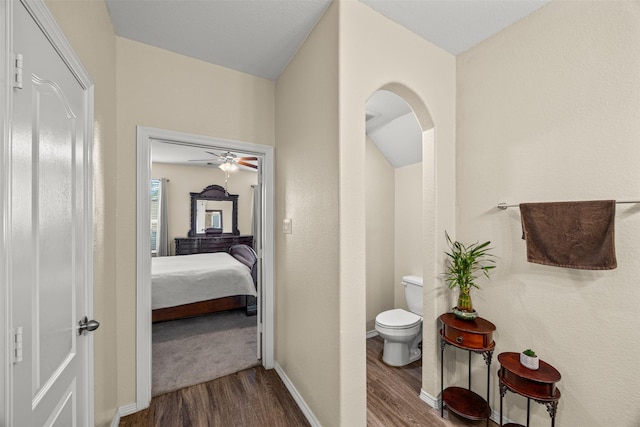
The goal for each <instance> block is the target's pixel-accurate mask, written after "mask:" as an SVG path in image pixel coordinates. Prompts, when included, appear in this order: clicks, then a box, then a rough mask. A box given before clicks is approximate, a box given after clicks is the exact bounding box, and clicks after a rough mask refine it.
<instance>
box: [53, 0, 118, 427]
mask: <svg viewBox="0 0 640 427" xmlns="http://www.w3.org/2000/svg"><path fill="white" fill-rule="evenodd" d="M46 5H47V7H48V8H49V10H50V11H51V13H52V14H53V16H54V18H55V20H56V22H57V23H58V25H59V26H60V28H61V29H62V31H63V33H64V35H65V36H66V37H67V39H68V40H69V42H70V43H71V46H72V47H73V49H74V51H75V52H76V54H77V55H78V57H79V58H80V61H81V62H82V64H83V65H84V67H85V68H86V70H87V71H88V72H89V74H90V75H91V78H92V79H93V82H94V84H95V93H94V95H95V103H94V106H95V112H94V132H95V138H94V147H93V156H94V160H93V164H94V229H93V231H94V248H93V256H94V258H93V269H94V271H93V276H94V278H93V280H94V284H93V292H94V317H95V318H96V319H98V320H99V321H100V329H99V330H98V331H96V332H95V333H94V335H93V336H94V355H95V356H94V368H95V380H94V381H95V422H96V425H98V426H106V425H110V424H111V420H112V419H113V417H114V415H115V411H116V407H117V383H116V375H115V374H116V370H117V364H116V334H117V330H116V325H117V317H116V309H115V304H116V285H115V283H116V282H115V277H114V274H113V272H114V271H115V270H116V263H115V253H116V239H115V235H116V216H115V213H116V208H115V199H116V192H115V189H116V168H117V166H116V157H117V156H116V154H117V151H116V70H115V63H116V37H115V33H114V31H113V26H112V25H111V19H110V17H109V13H108V12H107V8H106V6H105V4H104V2H102V1H89V0H83V1H68V0H47V1H46Z"/></svg>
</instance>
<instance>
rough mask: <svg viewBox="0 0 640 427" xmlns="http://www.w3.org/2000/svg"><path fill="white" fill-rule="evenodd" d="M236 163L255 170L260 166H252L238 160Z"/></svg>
mask: <svg viewBox="0 0 640 427" xmlns="http://www.w3.org/2000/svg"><path fill="white" fill-rule="evenodd" d="M236 163H237V164H239V165H242V166H247V167H250V168H253V169H258V166H256V165H252V164H251V163H247V162H243V161H242V160H238V161H237V162H236Z"/></svg>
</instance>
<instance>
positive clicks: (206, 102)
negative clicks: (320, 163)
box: [116, 37, 275, 405]
mask: <svg viewBox="0 0 640 427" xmlns="http://www.w3.org/2000/svg"><path fill="white" fill-rule="evenodd" d="M116 47H117V82H118V87H117V91H118V99H117V114H118V116H117V119H118V135H117V140H118V158H117V160H118V177H117V182H118V186H117V206H118V224H117V240H118V253H117V266H118V268H117V271H116V279H117V284H118V292H117V308H118V310H117V315H118V322H119V327H118V404H119V405H126V404H129V403H131V402H134V401H135V385H136V384H135V369H136V364H135V349H136V346H135V329H134V328H131V325H134V324H135V294H136V255H135V249H136V226H135V224H136V209H135V206H136V161H135V160H136V126H137V125H142V126H148V127H155V128H162V129H167V130H171V131H178V132H186V133H191V134H198V135H207V136H213V137H219V138H223V139H230V140H237V141H246V142H253V143H257V144H263V145H271V146H273V145H274V141H275V139H274V122H275V120H274V92H275V91H274V88H275V84H274V82H272V81H269V80H265V79H261V78H257V77H253V76H250V75H247V74H243V73H240V72H237V71H232V70H229V69H226V68H223V67H219V66H215V65H211V64H208V63H205V62H202V61H199V60H196V59H192V58H188V57H185V56H181V55H177V54H174V53H171V52H168V51H165V50H162V49H158V48H155V47H152V46H148V45H144V44H141V43H137V42H134V41H131V40H127V39H123V38H119V37H118V38H117V39H116ZM120 325H121V326H120Z"/></svg>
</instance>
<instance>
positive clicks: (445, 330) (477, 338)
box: [440, 313, 496, 350]
mask: <svg viewBox="0 0 640 427" xmlns="http://www.w3.org/2000/svg"><path fill="white" fill-rule="evenodd" d="M440 321H441V322H442V330H441V331H440V334H441V335H442V338H443V339H445V340H446V341H447V342H448V343H449V344H452V345H455V346H457V347H460V348H464V349H467V350H487V349H489V348H490V347H493V346H494V345H495V344H494V342H493V331H495V330H496V327H495V325H494V324H493V323H491V322H489V321H488V320H486V319H483V318H481V317H477V318H475V319H474V320H462V319H458V318H457V317H456V316H455V315H453V313H445V314H443V315H442V316H440Z"/></svg>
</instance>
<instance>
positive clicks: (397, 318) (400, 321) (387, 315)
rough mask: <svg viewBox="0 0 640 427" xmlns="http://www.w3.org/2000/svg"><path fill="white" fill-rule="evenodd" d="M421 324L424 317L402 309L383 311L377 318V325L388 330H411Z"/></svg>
mask: <svg viewBox="0 0 640 427" xmlns="http://www.w3.org/2000/svg"><path fill="white" fill-rule="evenodd" d="M421 322H422V317H420V316H418V315H417V314H415V313H411V312H410V311H406V310H403V309H401V308H395V309H393V310H387V311H383V312H382V313H380V314H378V315H377V316H376V324H377V325H380V326H382V327H384V328H387V329H409V328H412V327H414V326H417V325H419V324H420V323H421Z"/></svg>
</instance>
